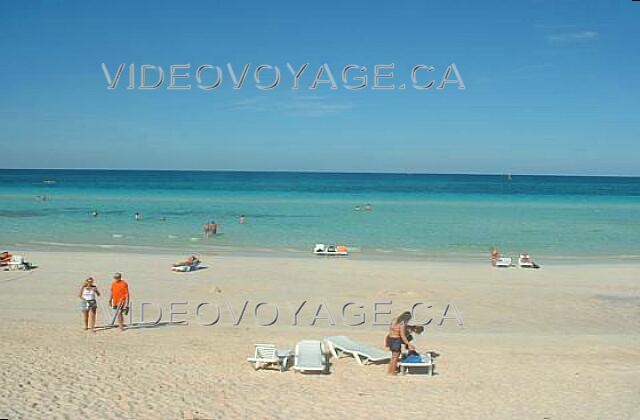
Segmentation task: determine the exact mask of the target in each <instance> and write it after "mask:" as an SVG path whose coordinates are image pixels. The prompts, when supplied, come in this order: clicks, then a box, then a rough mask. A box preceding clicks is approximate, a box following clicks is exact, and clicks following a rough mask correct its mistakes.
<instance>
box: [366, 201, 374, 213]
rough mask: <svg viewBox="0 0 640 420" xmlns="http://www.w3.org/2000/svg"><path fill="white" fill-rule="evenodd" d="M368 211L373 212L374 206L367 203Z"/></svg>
mask: <svg viewBox="0 0 640 420" xmlns="http://www.w3.org/2000/svg"><path fill="white" fill-rule="evenodd" d="M364 208H365V210H366V211H372V210H373V206H372V205H371V204H369V203H367V205H366V206H365V207H364Z"/></svg>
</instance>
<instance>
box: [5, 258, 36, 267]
mask: <svg viewBox="0 0 640 420" xmlns="http://www.w3.org/2000/svg"><path fill="white" fill-rule="evenodd" d="M7 267H8V268H9V270H29V269H30V268H31V265H30V264H29V263H28V262H26V261H25V260H24V257H23V256H21V255H14V256H12V257H11V260H10V261H9V263H8V264H7Z"/></svg>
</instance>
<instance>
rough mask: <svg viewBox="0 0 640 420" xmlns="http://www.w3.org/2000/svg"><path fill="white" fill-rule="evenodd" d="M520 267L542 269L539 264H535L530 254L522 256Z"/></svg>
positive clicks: (519, 259)
mask: <svg viewBox="0 0 640 420" xmlns="http://www.w3.org/2000/svg"><path fill="white" fill-rule="evenodd" d="M518 265H519V266H520V267H522V268H540V266H539V265H538V264H536V263H534V262H533V260H532V259H531V257H530V256H529V254H520V257H519V258H518Z"/></svg>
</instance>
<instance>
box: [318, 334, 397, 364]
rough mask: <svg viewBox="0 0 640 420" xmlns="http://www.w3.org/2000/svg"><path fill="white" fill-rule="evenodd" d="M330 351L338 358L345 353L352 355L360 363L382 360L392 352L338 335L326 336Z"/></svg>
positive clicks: (387, 358)
mask: <svg viewBox="0 0 640 420" xmlns="http://www.w3.org/2000/svg"><path fill="white" fill-rule="evenodd" d="M325 341H326V342H327V346H328V347H329V351H330V352H331V354H332V355H333V357H335V358H336V359H339V358H340V356H342V355H344V354H350V355H352V356H353V357H354V358H355V359H356V361H357V362H358V364H359V365H361V366H364V365H366V364H368V363H375V362H382V361H384V360H389V359H390V358H391V352H388V351H385V350H381V349H379V348H377V347H373V346H369V345H366V344H360V343H356V342H355V341H353V340H352V339H350V338H349V337H346V336H344V335H337V336H333V337H327V338H325Z"/></svg>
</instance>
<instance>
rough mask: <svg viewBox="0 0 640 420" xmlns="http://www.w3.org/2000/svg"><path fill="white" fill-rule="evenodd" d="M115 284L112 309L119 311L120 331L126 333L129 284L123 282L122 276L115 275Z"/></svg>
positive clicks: (112, 292)
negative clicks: (125, 322) (125, 321)
mask: <svg viewBox="0 0 640 420" xmlns="http://www.w3.org/2000/svg"><path fill="white" fill-rule="evenodd" d="M113 280H114V281H113V283H112V284H111V298H110V299H109V301H110V302H111V307H112V308H113V309H114V310H115V311H117V316H118V327H119V328H120V331H124V315H127V314H128V313H129V284H127V282H126V281H124V280H122V274H121V273H116V274H114V275H113Z"/></svg>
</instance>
